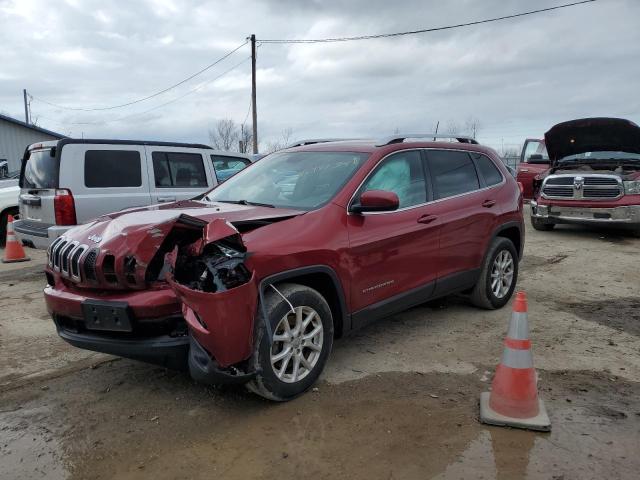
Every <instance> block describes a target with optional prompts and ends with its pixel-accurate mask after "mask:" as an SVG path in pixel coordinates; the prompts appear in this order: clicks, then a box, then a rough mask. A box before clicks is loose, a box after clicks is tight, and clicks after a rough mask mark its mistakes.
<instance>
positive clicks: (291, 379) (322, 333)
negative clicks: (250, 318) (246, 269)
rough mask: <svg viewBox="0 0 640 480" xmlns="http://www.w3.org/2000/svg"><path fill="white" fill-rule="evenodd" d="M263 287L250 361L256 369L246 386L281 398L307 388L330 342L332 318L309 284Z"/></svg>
mask: <svg viewBox="0 0 640 480" xmlns="http://www.w3.org/2000/svg"><path fill="white" fill-rule="evenodd" d="M267 288H268V291H267V292H266V293H265V304H264V313H263V312H262V311H260V315H259V316H258V319H257V324H256V326H255V339H254V342H255V343H254V353H253V357H252V362H253V367H254V369H255V371H256V372H257V374H256V376H255V378H254V379H253V380H252V381H251V382H249V383H248V384H247V388H248V389H249V390H250V391H252V392H254V393H256V394H258V395H260V396H262V397H265V398H267V399H269V400H274V401H278V402H283V401H287V400H291V399H292V398H295V397H296V396H298V395H300V394H301V393H303V392H305V391H306V390H307V389H309V388H310V387H311V386H312V385H313V384H314V383H315V381H316V380H317V379H318V377H319V376H320V373H321V372H322V370H323V369H324V366H325V364H326V363H327V358H328V357H329V353H330V352H331V347H332V345H333V318H332V316H331V309H330V308H329V305H328V304H327V301H326V300H325V299H324V298H323V297H322V295H320V294H319V293H318V292H317V291H316V290H314V289H312V288H309V287H306V286H304V285H298V284H293V283H283V284H278V285H275V289H274V288H272V287H267ZM276 289H277V291H276ZM265 314H266V321H268V322H269V325H270V326H271V331H272V332H273V339H272V340H271V341H270V340H269V338H268V335H267V332H266V328H265V323H264V321H265V319H264V317H263V315H265Z"/></svg>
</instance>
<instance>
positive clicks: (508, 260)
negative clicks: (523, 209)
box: [470, 237, 518, 310]
mask: <svg viewBox="0 0 640 480" xmlns="http://www.w3.org/2000/svg"><path fill="white" fill-rule="evenodd" d="M517 281H518V252H517V251H516V247H515V246H514V245H513V243H512V242H511V240H509V239H508V238H505V237H496V238H494V239H493V241H492V242H491V245H490V246H489V250H488V251H487V255H486V256H485V259H484V262H483V264H482V269H481V273H480V278H479V279H478V283H476V285H475V286H474V287H473V290H472V291H471V296H470V299H471V303H472V304H474V305H475V306H476V307H480V308H484V309H487V310H494V309H497V308H502V307H504V306H505V305H506V304H507V302H508V301H509V299H510V298H511V295H512V294H513V290H514V289H515V287H516V282H517Z"/></svg>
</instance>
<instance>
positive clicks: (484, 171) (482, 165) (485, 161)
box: [472, 154, 502, 187]
mask: <svg viewBox="0 0 640 480" xmlns="http://www.w3.org/2000/svg"><path fill="white" fill-rule="evenodd" d="M472 156H473V158H474V159H475V161H476V165H477V166H478V170H480V174H481V175H482V177H483V178H484V182H485V183H486V184H487V187H491V186H492V185H497V184H498V183H500V182H502V174H501V173H500V170H498V167H496V166H495V164H494V163H493V162H492V161H491V159H490V158H489V157H485V156H484V155H480V154H472Z"/></svg>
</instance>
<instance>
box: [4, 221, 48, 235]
mask: <svg viewBox="0 0 640 480" xmlns="http://www.w3.org/2000/svg"><path fill="white" fill-rule="evenodd" d="M50 226H51V225H47V227H46V228H44V229H43V228H35V227H32V226H30V225H29V224H28V223H27V221H26V220H16V221H15V222H13V229H14V230H15V232H16V233H21V234H23V235H32V236H34V237H42V238H47V237H48V236H49V234H48V232H47V229H48V228H49V227H50Z"/></svg>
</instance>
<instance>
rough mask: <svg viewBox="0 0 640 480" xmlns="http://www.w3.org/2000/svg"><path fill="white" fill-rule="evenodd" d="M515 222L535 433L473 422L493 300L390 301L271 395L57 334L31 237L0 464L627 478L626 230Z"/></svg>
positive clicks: (43, 469) (239, 472) (18, 287)
mask: <svg viewBox="0 0 640 480" xmlns="http://www.w3.org/2000/svg"><path fill="white" fill-rule="evenodd" d="M527 235H528V236H527V244H526V245H527V246H526V252H525V259H524V260H523V262H522V264H521V272H520V281H519V288H521V289H524V290H526V291H527V293H528V295H529V320H530V323H531V329H532V341H533V343H534V359H535V364H536V367H537V369H538V373H539V375H540V382H539V387H540V392H541V395H542V397H543V398H544V400H545V401H546V403H547V407H548V410H549V413H550V417H551V420H552V424H553V426H552V428H553V430H552V432H551V433H550V434H539V433H531V432H526V431H518V430H509V429H501V428H494V427H486V426H483V425H481V424H479V423H478V420H477V417H478V399H479V395H480V392H482V391H486V390H487V389H488V388H489V385H490V381H491V375H492V372H493V370H494V369H495V366H496V364H497V362H498V359H499V356H500V354H501V341H502V338H503V336H504V334H505V331H506V326H507V322H508V320H509V315H510V312H509V310H508V309H503V310H501V311H493V312H485V311H479V310H476V309H474V308H472V307H471V306H469V305H468V304H467V303H466V302H465V300H464V299H462V298H457V297H451V298H447V299H444V300H443V301H438V302H435V303H433V304H429V305H424V306H420V307H417V308H414V309H412V310H410V311H408V312H405V313H403V314H400V315H396V316H395V317H392V318H389V319H387V320H385V321H382V322H380V323H378V324H376V325H373V326H371V327H369V328H367V329H365V330H363V331H360V332H358V333H357V334H355V335H353V336H351V337H349V338H347V339H344V340H340V341H338V342H337V343H336V344H335V347H334V352H333V355H332V357H331V358H330V361H329V364H328V367H327V370H326V372H325V374H324V375H323V377H322V380H321V382H320V383H319V384H318V385H317V390H316V391H313V392H309V393H308V394H307V395H304V396H303V397H301V398H299V399H297V400H295V401H292V402H290V403H287V404H272V403H268V402H265V401H263V400H261V399H259V398H256V397H254V396H252V395H251V394H248V393H245V392H244V390H243V389H241V388H229V387H227V388H210V387H204V386H201V385H197V384H194V383H193V382H192V381H191V380H190V379H189V378H188V377H187V376H186V375H184V374H181V373H177V372H173V371H167V370H164V369H161V368H157V367H154V366H149V365H145V364H142V363H137V362H133V361H129V360H121V359H114V358H113V357H109V356H106V355H100V354H93V353H91V352H84V351H81V350H77V349H74V348H72V347H70V346H68V345H66V344H65V343H64V342H63V341H62V340H60V339H59V338H58V337H57V336H56V334H55V331H54V328H53V324H52V322H51V321H50V320H49V318H48V316H47V313H46V309H45V306H44V302H43V300H42V294H41V289H42V287H43V285H44V277H43V275H42V274H41V273H40V272H41V270H42V263H43V255H42V254H41V252H33V251H29V254H30V255H31V256H32V258H33V260H32V261H31V262H29V263H24V264H17V265H10V266H7V265H0V291H1V292H2V295H1V298H0V309H1V310H2V312H3V313H2V315H1V316H0V458H1V461H0V477H1V478H8V479H14V478H15V479H21V478H48V479H58V478H60V479H62V478H72V479H85V478H103V479H104V478H125V479H128V478H131V479H136V478H147V477H149V478H158V479H160V478H231V479H247V478H292V477H298V478H311V477H312V476H313V477H315V478H363V479H364V478H367V479H369V478H384V479H392V478H394V479H400V478H420V479H423V478H444V479H449V478H451V479H458V478H484V479H491V478H500V479H507V478H524V477H526V478H545V479H551V478H555V479H574V478H575V479H586V478H598V479H600V478H638V472H639V471H640V456H638V452H640V309H639V308H638V307H639V306H640V268H639V265H640V261H639V260H640V253H639V251H640V250H639V247H640V240H638V239H634V238H631V237H629V236H625V235H624V234H623V233H620V232H610V231H604V230H599V231H593V230H591V231H589V230H586V229H583V228H579V227H564V228H563V227H560V228H559V229H558V230H557V231H554V232H549V233H540V232H535V231H533V230H529V231H528V232H527Z"/></svg>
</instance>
